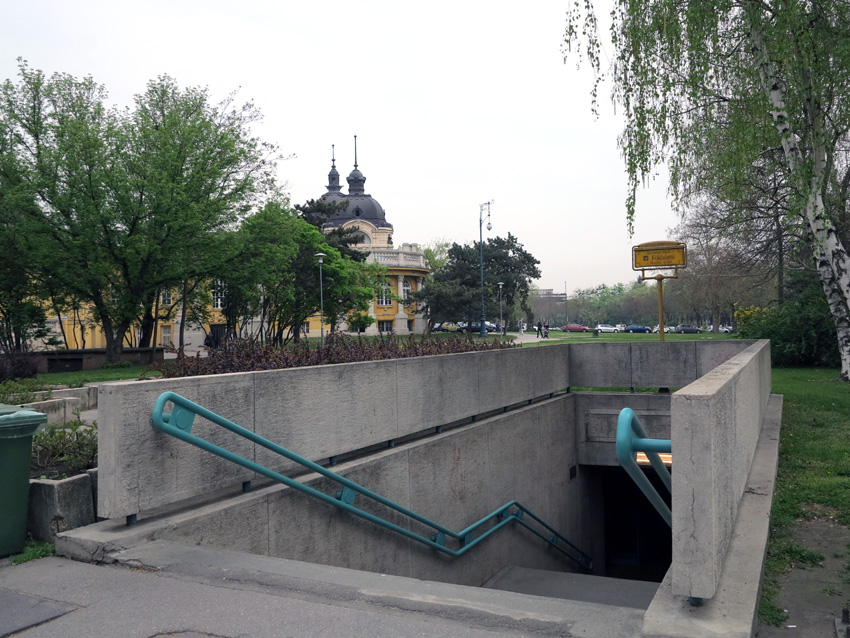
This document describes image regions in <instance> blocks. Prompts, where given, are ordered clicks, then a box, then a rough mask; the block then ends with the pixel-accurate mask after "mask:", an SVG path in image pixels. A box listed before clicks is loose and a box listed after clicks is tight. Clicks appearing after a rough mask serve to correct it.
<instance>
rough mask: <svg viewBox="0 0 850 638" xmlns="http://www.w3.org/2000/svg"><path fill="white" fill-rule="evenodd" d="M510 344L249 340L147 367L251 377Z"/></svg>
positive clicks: (167, 372) (170, 373)
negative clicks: (257, 373) (312, 343)
mask: <svg viewBox="0 0 850 638" xmlns="http://www.w3.org/2000/svg"><path fill="white" fill-rule="evenodd" d="M513 347H515V346H514V345H513V343H510V342H504V341H498V340H495V339H494V340H492V341H473V340H472V339H468V338H467V339H463V338H460V337H454V338H449V339H433V338H427V337H418V336H414V335H410V336H407V337H381V338H375V339H361V338H359V337H350V336H348V335H345V334H341V333H332V334H330V335H329V336H328V339H327V340H326V342H325V347H324V348H322V347H321V346H319V345H317V346H316V347H315V348H312V347H310V345H309V344H308V343H307V342H301V343H299V344H296V345H292V346H289V347H285V348H280V349H276V348H273V347H272V346H269V345H263V344H261V343H258V342H256V341H252V340H250V339H236V340H235V341H230V342H227V343H226V344H225V345H224V346H222V347H221V348H220V349H218V350H213V351H211V352H210V353H209V356H207V357H203V358H202V357H199V356H198V357H182V358H178V359H169V360H167V361H163V362H158V363H156V364H154V365H152V366H151V368H152V369H154V370H158V371H159V372H161V373H162V376H163V377H165V378H173V377H191V376H198V375H206V374H225V373H228V372H251V371H255V370H278V369H281V368H297V367H302V366H314V365H324V364H329V363H352V362H358V361H377V360H382V359H402V358H407V357H423V356H427V355H435V354H452V353H456V352H472V351H477V350H500V349H503V348H513Z"/></svg>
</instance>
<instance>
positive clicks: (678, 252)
mask: <svg viewBox="0 0 850 638" xmlns="http://www.w3.org/2000/svg"><path fill="white" fill-rule="evenodd" d="M632 257H633V260H632V270H639V271H641V276H640V278H641V279H655V281H657V282H658V335H659V338H660V339H661V341H664V291H663V288H662V282H663V281H664V280H665V279H678V277H679V268H685V267H686V266H687V265H688V251H687V247H686V246H685V244H683V243H682V242H680V241H650V242H646V243H643V244H638V245H637V246H632ZM647 270H672V271H673V274H672V275H664V274H662V273H658V274H657V275H651V276H646V275H645V274H644V273H646V271H647Z"/></svg>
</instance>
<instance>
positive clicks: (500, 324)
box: [499, 281, 505, 334]
mask: <svg viewBox="0 0 850 638" xmlns="http://www.w3.org/2000/svg"><path fill="white" fill-rule="evenodd" d="M504 285H505V284H504V282H501V281H500V282H499V330H501V331H502V334H504V332H505V324H503V323H502V286H504Z"/></svg>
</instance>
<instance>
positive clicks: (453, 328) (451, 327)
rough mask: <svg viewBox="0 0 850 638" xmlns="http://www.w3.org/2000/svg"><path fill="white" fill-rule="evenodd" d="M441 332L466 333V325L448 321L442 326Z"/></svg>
mask: <svg viewBox="0 0 850 638" xmlns="http://www.w3.org/2000/svg"><path fill="white" fill-rule="evenodd" d="M440 330H441V331H443V332H466V324H463V325H461V324H459V323H456V322H454V321H446V322H444V323H443V325H442V326H440Z"/></svg>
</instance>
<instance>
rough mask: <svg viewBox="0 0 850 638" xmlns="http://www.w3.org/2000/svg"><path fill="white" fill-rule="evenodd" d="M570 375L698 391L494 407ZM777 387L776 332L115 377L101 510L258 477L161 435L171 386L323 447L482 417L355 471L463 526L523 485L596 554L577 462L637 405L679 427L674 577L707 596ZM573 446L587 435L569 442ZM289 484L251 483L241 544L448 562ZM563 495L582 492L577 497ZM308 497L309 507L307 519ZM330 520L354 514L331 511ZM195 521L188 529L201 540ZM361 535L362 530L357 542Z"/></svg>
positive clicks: (302, 449) (656, 428)
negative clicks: (153, 416) (268, 489)
mask: <svg viewBox="0 0 850 638" xmlns="http://www.w3.org/2000/svg"><path fill="white" fill-rule="evenodd" d="M718 364H719V365H718ZM715 365H716V366H717V367H715V368H714V369H713V370H712V369H711V368H712V366H715ZM706 373H707V374H706ZM570 386H572V387H581V386H591V387H593V386H596V387H599V386H602V387H605V386H609V387H618V386H619V387H632V386H634V387H647V386H650V387H652V386H661V387H671V388H675V387H681V388H682V389H681V390H679V391H678V392H676V393H674V394H673V395H672V397H670V396H669V395H661V394H625V393H595V394H593V395H590V394H585V393H570V394H568V395H559V396H558V397H557V399H556V400H554V401H551V402H550V401H544V402H543V403H544V404H545V405H547V406H548V405H550V404H551V405H557V406H558V410H560V411H561V413H559V414H557V416H552V415H551V414H549V413H548V412H546V411H545V410H543V408H542V407H541V408H540V410H532V409H530V407H532V406H529V409H526V408H520V409H515V410H513V411H511V412H507V413H505V414H504V415H500V416H499V417H498V418H496V417H495V416H494V415H496V414H499V412H501V411H502V410H503V409H505V408H507V407H511V406H513V407H516V406H519V405H522V404H524V403H527V402H529V401H531V400H533V399H539V398H544V397H548V396H549V395H552V394H554V393H558V392H560V391H561V390H563V389H564V388H566V387H570ZM769 389H770V350H769V343H768V342H740V341H719V342H672V343H642V344H606V343H599V344H570V345H563V346H549V347H545V348H525V349H516V350H509V351H495V352H480V353H466V354H456V355H445V356H437V357H422V358H415V359H402V360H391V361H377V362H367V363H357V364H342V365H332V366H317V367H312V368H296V369H291V370H275V371H267V372H253V373H244V374H232V375H217V376H208V377H193V378H186V379H171V380H150V381H133V382H116V383H109V384H103V385H101V386H100V391H99V399H98V402H99V420H100V427H99V436H100V450H99V459H98V461H99V467H100V476H101V478H102V480H101V481H100V488H99V499H98V509H99V514H100V515H101V516H104V517H107V518H116V517H123V516H126V515H128V514H136V513H139V512H143V511H145V510H149V509H152V508H155V507H159V506H162V505H167V504H170V503H174V502H176V501H179V500H182V499H187V498H190V497H195V496H199V495H201V494H209V493H210V492H212V491H214V490H217V489H226V488H230V489H232V488H233V487H234V486H236V487H237V488H238V485H239V483H240V482H241V481H244V480H251V479H254V478H255V477H254V476H253V475H252V473H250V472H248V471H246V470H243V469H241V468H239V467H238V466H236V465H233V464H230V463H227V462H225V461H223V460H220V459H218V458H216V457H213V456H211V455H209V454H207V453H205V452H202V451H200V450H198V449H197V448H194V447H192V446H189V445H186V444H184V443H182V442H180V441H178V440H176V439H173V438H171V437H169V436H167V435H161V434H158V433H156V432H154V431H153V429H152V428H151V425H150V412H151V409H152V407H153V405H154V402H155V401H156V398H157V397H158V396H159V395H160V394H161V393H162V392H164V391H167V390H172V391H175V392H177V393H179V394H181V395H183V396H185V397H186V398H188V399H190V400H192V401H195V402H197V403H199V404H201V405H203V406H204V407H206V408H208V409H210V410H212V411H213V412H217V413H219V414H221V415H223V416H225V417H226V418H229V419H231V420H232V421H234V422H236V423H238V424H240V425H242V426H243V427H246V428H247V429H249V430H252V431H255V432H257V433H259V434H261V435H263V436H265V437H266V438H269V439H271V440H273V441H275V442H277V443H279V444H281V445H283V446H284V447H287V448H289V449H292V450H293V451H295V452H297V453H299V454H302V455H303V456H306V457H307V458H309V459H312V460H316V461H323V460H325V459H327V458H329V457H332V456H337V455H341V454H344V453H346V452H350V451H353V450H358V449H363V448H366V447H369V446H377V445H380V444H385V443H386V442H388V441H394V440H397V439H400V438H402V437H405V436H407V435H410V434H415V433H424V432H428V431H433V428H435V427H437V426H443V425H448V424H451V423H457V422H460V421H464V420H469V419H471V418H472V419H475V421H476V423H474V424H473V425H471V426H469V425H467V426H466V427H464V428H462V429H459V430H455V431H453V432H451V433H446V436H437V437H431V438H429V439H427V440H423V441H421V442H419V443H413V444H408V445H405V446H404V447H403V448H402V449H401V451H399V452H397V453H391V452H387V453H382V454H378V455H377V456H376V457H375V459H374V461H373V460H371V459H370V461H369V462H368V463H364V464H361V465H357V466H356V469H355V467H354V466H352V467H351V469H350V470H346V471H350V472H352V475H353V477H354V475H356V477H354V478H355V480H362V482H363V483H364V484H366V485H367V486H368V487H370V488H372V489H374V490H375V491H377V492H379V493H382V494H385V495H387V496H389V497H390V498H393V499H394V500H397V501H398V502H400V503H402V504H408V503H409V504H410V507H411V508H412V509H414V510H416V511H422V513H423V514H425V515H426V516H432V517H434V518H437V519H440V520H439V522H443V523H445V524H448V526H449V527H455V528H461V527H464V526H466V525H468V524H469V523H470V522H472V521H473V520H477V518H478V517H480V516H483V514H484V513H488V512H490V511H492V510H493V509H494V508H495V507H497V506H498V505H501V504H502V503H503V502H505V501H507V500H510V499H514V498H515V499H517V500H520V501H523V500H531V502H533V503H535V504H536V505H537V506H538V507H536V508H535V506H534V505H531V507H532V509H537V510H542V514H541V515H542V516H543V517H544V519H546V518H548V517H549V516H547V514H549V513H550V512H551V513H552V514H551V516H552V517H554V521H555V522H554V524H555V527H556V528H560V529H563V530H565V531H564V532H562V533H564V534H565V535H566V536H567V537H568V538H571V537H575V538H579V539H582V538H583V539H585V540H586V541H587V543H588V547H589V549H585V551H588V552H589V553H591V554H594V555H595V556H597V555H599V552H600V551H601V549H599V548H595V547H594V543H600V542H601V539H600V538H598V536H599V535H598V534H593V533H591V532H592V530H594V529H597V531H598V525H597V524H596V522H594V521H592V520H590V519H587V520H585V519H582V516H584V514H581V512H582V511H586V510H587V509H588V507H589V505H588V504H589V503H590V496H589V493H590V492H591V491H592V488H581V489H578V488H574V487H571V483H570V480H569V467H570V466H572V465H578V464H601V465H609V464H613V443H612V442H611V440H612V438H613V428H614V425H615V423H616V415H617V414H618V413H619V410H620V409H621V408H622V407H626V406H628V407H632V408H635V409H637V411H638V414H639V415H641V417H642V418H643V421H644V423H645V426H646V427H647V428H648V430H649V435H650V436H653V437H659V438H667V432H668V427H669V428H670V429H671V434H670V438H672V440H673V455H674V480H673V486H674V489H673V508H672V509H673V538H674V547H673V567H672V570H673V577H672V582H673V585H672V586H673V591H674V593H676V594H684V595H688V596H696V597H702V598H709V597H711V596H713V594H714V591H715V589H716V584H717V578H718V576H719V573H720V567H721V566H722V562H723V557H724V554H725V551H726V547H727V546H728V542H729V536H730V533H731V531H730V530H731V529H732V524H733V523H734V520H735V515H736V512H737V506H738V502H739V500H740V498H741V494H742V491H743V486H744V481H745V480H746V476H747V472H748V471H749V467H750V460H751V459H752V454H753V449H754V447H755V443H756V440H757V437H758V432H759V427H760V424H761V422H762V417H763V415H764V411H765V406H766V404H767V397H768V393H769ZM535 405H536V404H535ZM542 405H543V404H541V406H542ZM668 413H669V416H668ZM540 415H547V416H540ZM479 420H480V421H481V423H478V421H479ZM485 424H486V425H485ZM479 426H480V427H479ZM193 431H194V432H195V433H196V434H198V435H200V436H202V437H204V438H206V439H208V440H210V441H211V442H213V443H218V444H223V445H224V446H225V447H228V448H229V449H231V450H233V451H235V452H237V453H240V454H242V455H243V456H246V457H247V458H250V459H254V460H257V461H258V462H261V463H263V464H265V465H268V466H270V467H273V468H275V469H280V470H287V469H290V465H289V464H288V463H284V462H281V461H280V460H279V459H277V458H271V455H270V453H268V452H267V451H266V450H264V449H262V448H256V447H255V446H253V445H252V444H249V443H247V442H246V441H244V440H243V439H239V438H238V437H236V436H235V435H231V434H230V433H228V432H226V431H222V430H221V429H220V428H217V427H214V426H211V425H210V424H209V423H206V422H204V421H203V420H202V419H197V422H196V423H195V426H194V430H193ZM542 432H546V434H545V436H544V435H543V434H541V433H542ZM553 433H556V434H553ZM559 437H563V440H561V438H559ZM564 445H566V447H567V448H571V449H568V450H564V449H562V447H563V446H564ZM549 454H553V456H552V457H551V458H550V457H549V456H547V455H549ZM555 457H557V460H553V459H555ZM370 463H373V464H372V465H370ZM577 471H578V477H579V481H578V482H576V481H575V480H573V482H572V485H581V484H582V482H583V480H582V472H581V469H580V467H579V468H577ZM565 473H566V474H565ZM565 476H566V478H565ZM316 480H317V481H318V482H319V484H321V483H322V481H324V479H322V481H319V480H318V479H316ZM547 482H549V483H551V484H549V483H547ZM497 486H498V489H497ZM278 491H279V496H277V497H275V499H276V500H271V497H269V498H270V500H268V501H266V502H263V503H258V502H256V501H255V500H251V499H252V498H253V497H249V498H248V500H247V501H245V503H244V504H243V506H244V507H245V508H247V509H245V510H244V511H243V512H242V514H241V515H240V516H239V519H240V521H246V522H247V524H248V525H250V526H255V527H257V528H258V529H259V530H266V531H265V532H262V531H261V532H260V535H259V536H257V535H256V534H246V533H245V531H244V529H242V527H241V526H240V527H239V528H238V534H240V535H243V536H241V538H242V540H241V541H237V542H242V543H243V544H247V545H249V546H250V547H245V549H249V551H260V552H261V553H271V554H272V555H277V556H284V557H291V558H299V559H302V560H312V561H317V562H325V561H329V562H330V561H331V559H330V558H327V552H330V551H331V549H332V548H336V549H337V550H339V549H340V548H341V550H342V554H344V556H343V557H342V558H335V559H333V561H332V562H333V563H334V564H342V565H344V566H350V567H359V568H364V569H374V570H376V571H382V570H384V571H390V573H402V574H410V575H417V576H418V577H421V578H428V577H429V575H430V574H431V573H432V572H431V570H433V569H437V566H438V565H442V563H441V559H440V558H435V557H434V556H432V553H433V552H431V550H427V549H422V548H410V547H408V546H407V545H408V544H409V543H408V541H406V540H404V539H401V538H395V537H392V538H391V539H390V538H387V539H386V542H387V545H386V548H384V547H383V546H382V549H381V551H380V552H375V551H373V550H372V548H373V547H374V543H375V541H374V539H375V536H374V534H375V531H374V529H372V526H371V525H368V524H366V523H364V522H361V521H354V520H349V519H350V517H348V516H345V515H342V514H340V513H338V512H336V511H335V510H330V509H329V508H327V507H326V506H324V505H321V504H318V503H311V502H309V501H307V500H306V499H305V497H302V496H300V495H298V494H292V493H290V492H289V491H288V490H283V489H280V490H278ZM562 494H569V495H570V496H569V500H565V499H562V498H561V495H562ZM540 495H545V497H541V496H540ZM541 498H543V500H542V501H540V499H541ZM305 508H306V509H305ZM295 511H299V512H300V511H304V512H308V514H307V515H306V516H305V517H303V518H295V517H294V516H293V514H292V512H295ZM221 520H222V521H224V520H225V519H221ZM227 520H228V521H232V518H231V519H227ZM331 522H335V523H339V524H338V525H335V526H329V523H331ZM204 525H205V526H206V527H204V528H203V534H202V535H201V540H198V539H197V538H196V539H195V540H196V542H210V543H212V544H215V543H218V542H219V540H217V539H218V538H220V537H221V535H225V536H226V535H227V534H231V535H232V534H233V533H234V531H233V530H232V529H231V528H232V527H233V525H232V524H231V523H227V522H221V524H217V523H215V522H214V521H212V522H210V521H209V520H208V521H207V522H205V523H204ZM363 526H367V527H368V528H370V529H368V530H367V529H365V528H363ZM329 530H330V531H329ZM334 530H335V531H334ZM588 530H590V531H588ZM198 531H200V530H195V532H198ZM313 531H317V532H318V531H321V532H322V534H324V535H325V536H326V537H328V538H329V539H330V540H328V541H327V543H325V544H319V545H318V546H317V545H316V541H315V540H314V539H315V535H312V534H308V533H307V532H313ZM264 533H265V535H263V534H264ZM514 533H523V534H524V533H525V532H519V531H517V532H509V533H508V534H505V535H504V539H510V537H511V534H514ZM571 535H572V536H571ZM190 536H191V535H188V532H187V536H186V538H189V537H190ZM349 537H350V538H351V539H355V540H352V541H350V542H349V540H348V539H349ZM588 537H589V538H588ZM308 539H311V540H308ZM370 539H371V540H370ZM221 542H222V543H223V542H224V541H221ZM501 543H508V540H497V539H493V540H492V542H490V543H489V544H491V545H492V547H491V549H490V550H489V551H491V552H492V553H493V558H492V561H497V560H502V559H505V562H511V563H512V564H518V563H517V562H516V561H515V560H514V559H515V557H514V556H513V555H512V554H511V552H512V551H515V550H514V549H512V548H511V547H508V546H507V545H506V547H507V549H504V550H502V549H500V547H501V545H500V544H501ZM349 545H350V547H349ZM579 545H580V546H581V542H579ZM402 547H403V548H404V552H401V548H402ZM238 548H242V547H238ZM494 548H495V549H494ZM402 554H404V555H402ZM408 554H409V555H408ZM323 556H325V558H322V557H323ZM488 556H489V554H488ZM508 559H510V560H508ZM339 561H342V562H339ZM488 561H491V558H487V559H484V560H483V561H482V564H483V565H484V567H481V568H480V569H479V568H478V567H474V568H473V567H464V565H465V564H466V561H465V560H464V559H461V560H460V561H457V565H458V567H456V568H453V569H455V570H456V572H454V573H455V575H454V576H453V577H452V578H453V579H454V580H453V582H463V583H476V582H478V579H479V578H480V577H482V576H484V577H488V576H489V575H491V574H489V573H488V571H489V567H488V566H489V565H491V564H494V563H493V562H488ZM536 561H537V559H536V558H535V559H529V561H528V563H529V564H527V565H524V566H531V567H533V566H535V564H536ZM546 561H549V558H546V560H545V561H543V562H546ZM502 564H504V563H502ZM549 564H551V563H549ZM392 565H398V567H397V568H396V567H391V566H392ZM441 578H442V577H441Z"/></svg>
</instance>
